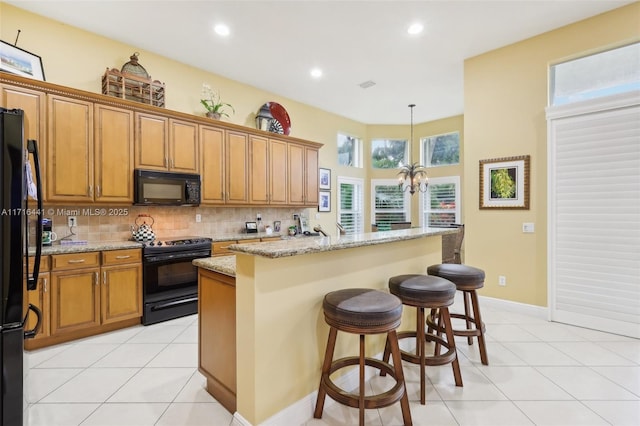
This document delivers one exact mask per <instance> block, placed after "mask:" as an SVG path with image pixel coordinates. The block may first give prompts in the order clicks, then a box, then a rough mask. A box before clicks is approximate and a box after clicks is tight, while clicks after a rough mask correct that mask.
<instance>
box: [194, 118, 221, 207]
mask: <svg viewBox="0 0 640 426" xmlns="http://www.w3.org/2000/svg"><path fill="white" fill-rule="evenodd" d="M200 180H201V182H202V189H201V192H200V193H201V194H202V200H201V201H202V204H224V202H225V197H224V194H225V187H226V164H225V132H224V130H222V129H218V128H216V127H210V126H203V125H201V126H200Z"/></svg>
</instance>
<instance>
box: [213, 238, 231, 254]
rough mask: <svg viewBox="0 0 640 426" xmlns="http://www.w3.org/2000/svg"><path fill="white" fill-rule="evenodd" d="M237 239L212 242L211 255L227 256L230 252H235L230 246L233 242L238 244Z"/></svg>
mask: <svg viewBox="0 0 640 426" xmlns="http://www.w3.org/2000/svg"><path fill="white" fill-rule="evenodd" d="M236 243H237V241H235V240H232V241H219V242H217V243H212V244H211V255H212V256H225V255H228V254H233V252H231V251H229V249H228V248H229V246H230V245H231V244H236Z"/></svg>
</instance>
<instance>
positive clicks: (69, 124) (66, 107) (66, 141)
mask: <svg viewBox="0 0 640 426" xmlns="http://www.w3.org/2000/svg"><path fill="white" fill-rule="evenodd" d="M46 159H47V166H46V181H45V184H46V193H47V200H48V201H74V202H92V201H93V191H94V187H93V164H94V162H93V104H92V103H91V102H86V101H82V100H79V99H73V98H66V97H63V96H58V95H51V94H49V95H47V157H46Z"/></svg>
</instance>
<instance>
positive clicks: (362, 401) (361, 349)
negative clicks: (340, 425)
mask: <svg viewBox="0 0 640 426" xmlns="http://www.w3.org/2000/svg"><path fill="white" fill-rule="evenodd" d="M359 396H360V398H359V401H358V408H359V409H360V412H359V416H358V417H359V420H360V422H359V423H360V426H364V334H361V335H360V393H359Z"/></svg>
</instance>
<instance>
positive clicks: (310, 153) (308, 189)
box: [304, 147, 319, 207]
mask: <svg viewBox="0 0 640 426" xmlns="http://www.w3.org/2000/svg"><path fill="white" fill-rule="evenodd" d="M304 156H305V162H304V163H305V164H304V165H305V173H306V176H305V188H304V190H305V199H304V203H305V205H307V206H310V207H315V206H317V205H318V190H319V187H318V149H317V148H310V147H306V148H305V151H304Z"/></svg>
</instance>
